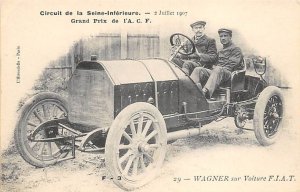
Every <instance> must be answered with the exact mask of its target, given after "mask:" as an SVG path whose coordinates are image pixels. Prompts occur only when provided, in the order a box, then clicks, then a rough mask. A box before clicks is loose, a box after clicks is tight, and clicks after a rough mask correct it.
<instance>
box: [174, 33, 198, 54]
mask: <svg viewBox="0 0 300 192" xmlns="http://www.w3.org/2000/svg"><path fill="white" fill-rule="evenodd" d="M170 43H171V45H172V47H175V48H176V50H175V53H174V55H176V54H177V53H180V54H182V55H191V54H193V53H195V51H196V49H195V44H194V42H193V41H192V40H191V39H190V38H189V37H187V36H186V35H183V34H181V33H174V34H173V35H171V37H170Z"/></svg>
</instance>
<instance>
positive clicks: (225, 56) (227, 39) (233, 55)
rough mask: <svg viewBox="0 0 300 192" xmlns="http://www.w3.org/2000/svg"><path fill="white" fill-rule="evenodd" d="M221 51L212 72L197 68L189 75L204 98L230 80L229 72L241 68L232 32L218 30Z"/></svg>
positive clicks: (241, 58)
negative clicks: (200, 89) (221, 46)
mask: <svg viewBox="0 0 300 192" xmlns="http://www.w3.org/2000/svg"><path fill="white" fill-rule="evenodd" d="M218 33H219V37H220V41H221V43H222V45H223V49H222V50H220V51H219V53H218V62H217V64H216V65H214V66H213V68H212V70H210V69H205V68H203V67H197V68H195V70H194V71H193V73H192V74H191V79H192V80H193V81H194V82H195V83H197V86H198V87H199V88H202V85H203V84H204V83H205V82H206V84H205V86H204V88H203V89H202V91H203V93H204V95H205V97H206V98H210V97H211V96H212V94H213V92H214V91H215V89H216V88H217V87H219V85H220V84H222V83H224V82H226V81H228V80H230V78H231V72H233V71H234V70H238V69H241V68H243V54H242V51H241V49H240V48H239V47H237V46H236V45H234V44H233V43H232V40H231V37H232V31H231V30H229V29H219V30H218Z"/></svg>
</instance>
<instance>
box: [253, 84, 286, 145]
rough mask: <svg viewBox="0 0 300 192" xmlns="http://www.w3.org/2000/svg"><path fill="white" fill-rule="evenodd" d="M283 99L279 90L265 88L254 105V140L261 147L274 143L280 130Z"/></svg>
mask: <svg viewBox="0 0 300 192" xmlns="http://www.w3.org/2000/svg"><path fill="white" fill-rule="evenodd" d="M283 116H284V99H283V95H282V92H281V90H280V89H279V88H278V87H275V86H269V87H267V88H265V89H264V90H263V91H262V92H261V94H260V95H259V97H258V100H257V103H256V105H255V110H254V116H253V126H254V132H255V136H256V139H257V140H258V142H259V143H260V144H261V145H265V146H267V145H271V144H273V143H275V141H276V140H277V138H278V136H279V135H280V132H281V130H282V118H283Z"/></svg>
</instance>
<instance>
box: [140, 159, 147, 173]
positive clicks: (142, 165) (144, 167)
mask: <svg viewBox="0 0 300 192" xmlns="http://www.w3.org/2000/svg"><path fill="white" fill-rule="evenodd" d="M140 164H141V168H142V171H144V170H145V169H146V166H145V163H144V157H143V155H142V156H141V157H140Z"/></svg>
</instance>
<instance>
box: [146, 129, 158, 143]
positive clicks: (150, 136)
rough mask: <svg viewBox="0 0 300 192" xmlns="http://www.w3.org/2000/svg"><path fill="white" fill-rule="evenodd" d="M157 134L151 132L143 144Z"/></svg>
mask: <svg viewBox="0 0 300 192" xmlns="http://www.w3.org/2000/svg"><path fill="white" fill-rule="evenodd" d="M156 134H158V132H157V131H156V130H154V131H152V132H151V133H150V134H149V135H148V136H147V137H146V138H145V142H148V141H149V140H150V139H151V138H152V137H154V136H155V135H156Z"/></svg>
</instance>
